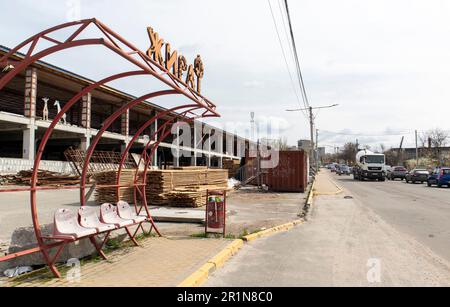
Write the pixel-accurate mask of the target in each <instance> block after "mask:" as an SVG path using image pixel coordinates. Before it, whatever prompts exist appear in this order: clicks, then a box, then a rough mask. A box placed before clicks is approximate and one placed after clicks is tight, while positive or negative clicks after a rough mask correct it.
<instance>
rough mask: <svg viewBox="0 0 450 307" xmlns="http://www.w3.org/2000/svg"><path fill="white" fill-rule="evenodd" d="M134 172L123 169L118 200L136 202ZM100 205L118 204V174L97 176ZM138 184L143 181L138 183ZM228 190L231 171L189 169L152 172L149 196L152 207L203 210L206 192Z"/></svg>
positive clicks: (97, 192)
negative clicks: (134, 197)
mask: <svg viewBox="0 0 450 307" xmlns="http://www.w3.org/2000/svg"><path fill="white" fill-rule="evenodd" d="M135 172H136V171H135V170H129V169H124V170H122V175H121V177H120V183H119V185H120V186H121V188H120V189H119V199H120V200H124V201H126V202H129V203H133V202H134V199H133V195H134V191H133V183H134V178H135ZM94 179H95V182H96V184H97V187H96V189H95V193H94V196H95V201H96V203H98V204H102V203H115V202H116V201H117V188H116V187H114V185H116V182H117V171H107V172H101V173H98V174H96V175H94ZM138 182H141V180H139V181H138ZM227 187H228V172H227V171H226V170H223V169H207V168H205V167H188V168H178V169H171V170H149V171H148V174H147V186H146V194H147V201H148V204H149V205H159V206H174V207H193V208H196V207H201V206H204V205H205V204H206V191H207V190H208V189H209V190H224V189H227Z"/></svg>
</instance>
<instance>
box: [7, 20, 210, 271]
mask: <svg viewBox="0 0 450 307" xmlns="http://www.w3.org/2000/svg"><path fill="white" fill-rule="evenodd" d="M89 27H96V28H97V29H99V30H100V33H101V34H102V35H100V37H95V38H87V39H83V38H79V37H80V35H81V34H82V33H84V32H86V29H88V28H89ZM69 31H70V32H69ZM67 32H69V34H67ZM62 33H64V35H66V37H67V38H66V39H65V40H57V39H55V38H54V37H52V36H54V35H55V34H62ZM42 41H46V42H47V43H48V42H50V43H51V46H50V47H48V48H46V49H44V50H41V51H37V46H38V43H39V42H42ZM86 45H98V46H103V47H105V48H107V49H109V50H111V51H113V52H114V53H115V54H117V56H119V57H121V58H124V59H125V60H127V61H129V62H130V63H131V64H133V65H134V66H136V70H133V71H125V72H122V73H119V74H115V75H113V76H109V77H107V78H105V79H103V80H100V81H98V82H95V83H93V84H91V85H89V86H87V87H85V88H84V89H83V90H81V91H80V92H79V93H78V94H76V95H75V96H74V97H73V98H71V99H70V100H69V101H68V102H67V103H66V104H65V105H64V107H63V108H62V110H61V111H60V112H59V113H58V114H57V116H56V117H55V118H54V119H53V121H52V122H51V124H50V126H49V128H48V129H47V130H46V131H45V134H44V136H43V138H42V141H41V143H40V145H39V148H38V150H37V153H36V158H35V162H34V168H33V175H32V178H31V182H30V187H29V188H23V189H14V190H6V189H2V190H0V195H1V193H10V192H18V191H23V192H30V207H31V217H32V221H33V227H34V230H35V234H36V239H37V247H35V248H32V249H29V250H25V251H21V252H18V253H14V254H10V255H6V256H4V257H0V262H3V261H8V260H11V259H14V258H17V257H21V256H25V255H29V254H33V253H38V252H41V253H42V255H43V256H44V259H45V261H46V263H47V264H48V265H49V267H50V269H51V270H52V272H53V273H54V275H55V276H56V277H61V276H60V273H59V272H58V270H57V269H56V266H55V262H56V261H57V258H58V256H59V254H60V253H61V251H62V249H63V248H64V246H65V245H66V244H68V243H70V242H73V241H76V240H72V241H67V240H55V239H54V238H53V239H50V240H49V238H48V237H46V236H45V235H44V234H43V233H42V231H41V225H40V223H39V218H38V207H37V197H36V194H37V193H38V192H39V191H41V190H52V189H79V190H80V207H84V206H86V201H87V200H86V188H87V183H88V178H87V174H88V167H89V163H90V160H91V157H92V155H93V154H94V151H95V148H96V146H97V145H98V143H99V141H100V139H101V138H102V135H103V134H104V132H105V131H106V130H107V129H108V128H109V127H110V126H111V125H112V124H113V123H114V121H115V120H117V119H118V118H120V117H121V116H122V114H125V113H126V112H128V111H129V110H130V109H132V108H133V107H135V106H137V105H139V104H141V103H144V101H146V100H148V99H155V98H157V97H163V96H172V95H177V96H180V95H181V96H184V97H185V98H187V99H188V101H190V102H189V103H188V104H183V105H179V106H176V107H174V108H171V109H169V110H167V111H165V112H161V113H158V114H157V115H156V116H154V117H152V118H149V119H148V121H147V122H145V124H144V125H142V126H141V127H140V128H139V129H138V131H137V132H136V133H135V134H134V135H133V137H132V138H131V141H130V142H129V144H128V146H127V147H126V149H125V150H124V152H123V154H122V159H121V163H120V166H119V171H118V175H117V183H116V185H114V186H108V187H111V188H117V191H119V189H120V188H121V187H125V186H121V185H120V184H119V183H120V176H121V173H122V170H123V165H124V163H125V160H126V159H127V157H128V154H129V151H130V149H131V147H132V145H133V143H134V142H135V141H136V140H137V139H138V138H139V137H140V136H141V134H142V133H143V131H144V130H145V129H146V128H147V127H149V126H150V125H152V124H153V123H154V122H155V121H157V120H158V119H160V118H164V117H167V115H173V117H171V119H169V120H167V121H166V122H165V123H164V124H163V125H161V126H160V127H159V128H158V130H157V131H156V132H155V133H154V135H152V136H151V137H150V140H149V142H148V144H147V145H146V146H145V148H144V150H143V152H142V158H141V161H140V163H139V165H141V163H143V165H145V166H144V168H143V174H140V173H139V171H138V170H137V171H136V175H135V178H134V184H133V188H134V206H135V210H136V214H137V215H139V214H144V213H145V216H146V217H147V220H146V221H147V222H149V223H150V224H151V229H150V232H151V231H152V230H155V231H156V232H157V234H158V235H161V234H160V232H159V230H158V228H157V227H156V225H155V223H154V222H153V219H152V217H151V214H150V211H149V204H148V203H147V197H146V189H145V187H146V185H147V172H148V169H149V166H150V164H151V161H152V157H153V155H154V153H155V151H156V149H157V148H158V145H159V144H160V143H161V142H162V141H164V139H166V138H167V137H168V136H169V135H170V134H171V131H172V128H173V126H174V125H177V123H176V120H177V119H178V118H182V119H183V121H184V122H191V121H193V120H195V119H198V118H205V117H218V116H219V114H218V113H217V112H216V106H215V105H214V104H213V103H211V102H210V101H209V100H207V99H206V98H205V97H203V96H202V95H201V94H199V93H198V92H197V91H196V90H195V89H193V88H192V86H188V84H187V83H186V82H184V81H183V80H181V78H179V76H175V75H174V74H172V73H171V72H170V71H169V70H168V69H167V68H166V67H165V66H164V65H161V64H160V61H155V59H153V58H151V57H150V56H149V55H148V54H147V53H145V52H142V51H140V50H139V49H138V48H137V47H135V46H134V45H133V44H131V43H130V42H128V41H127V40H125V39H124V38H122V37H121V36H119V35H118V34H117V33H115V32H114V31H112V30H111V29H109V28H108V27H107V26H106V25H104V24H103V23H101V22H100V21H98V20H96V19H87V20H81V21H77V22H70V23H66V24H62V25H59V26H56V27H53V28H50V29H48V30H45V31H43V32H41V33H38V34H36V35H34V36H32V37H31V38H29V39H27V40H26V41H24V42H23V43H21V44H20V45H18V46H17V47H15V48H13V49H12V50H11V51H10V52H9V53H8V54H6V55H4V56H3V57H2V58H0V69H3V68H6V69H8V72H7V73H6V74H5V75H4V76H3V77H2V78H1V79H0V90H2V89H3V88H4V87H5V86H6V85H7V84H8V83H9V82H10V81H11V80H12V79H13V78H14V77H15V76H17V75H18V74H19V73H21V72H22V71H24V70H25V69H26V68H27V67H29V66H30V65H32V64H33V63H35V62H36V61H38V60H40V59H42V58H44V57H46V56H48V55H51V54H55V53H58V52H61V51H63V50H66V49H71V48H76V47H80V46H86ZM18 52H22V53H23V54H25V56H24V57H23V58H22V59H19V60H17V59H13V56H14V55H15V54H16V53H18ZM139 75H141V76H148V77H150V78H155V79H157V80H159V81H160V82H161V83H162V84H163V85H164V88H163V89H162V90H161V91H156V92H152V93H148V94H146V95H143V96H141V97H139V98H136V99H135V100H133V101H131V102H128V103H126V104H124V105H123V106H122V107H121V108H119V109H118V110H117V111H116V112H114V113H113V114H111V115H110V116H109V117H108V118H107V119H106V120H105V121H104V122H103V125H102V128H101V129H100V130H99V131H98V133H97V135H96V136H95V137H94V139H93V140H92V142H91V145H90V147H89V149H88V150H87V152H86V159H85V161H84V167H83V171H82V176H81V180H80V185H79V186H70V187H46V186H38V171H39V167H40V163H41V160H42V155H43V152H44V149H45V147H46V145H47V142H48V141H49V139H50V137H51V135H52V133H53V131H54V129H55V127H56V126H57V125H58V124H59V122H60V120H61V119H62V117H63V115H64V114H65V113H67V111H69V110H70V108H71V107H72V106H74V105H75V104H76V103H77V102H78V101H79V100H80V99H81V98H82V97H83V96H84V95H86V94H88V93H91V92H92V91H93V90H95V89H96V88H99V87H101V86H103V85H106V84H108V83H110V82H112V81H116V80H120V79H125V78H128V77H133V76H139ZM155 137H157V141H156V142H152V140H154V139H155ZM138 168H139V166H138ZM101 187H106V186H101ZM126 187H129V186H126ZM117 198H119V193H117ZM117 201H118V202H119V201H120V199H117ZM136 225H137V226H138V228H137V230H136V232H135V233H134V234H131V233H130V231H129V229H128V228H126V230H127V232H128V235H129V236H130V238H131V239H132V240H133V241H134V242H135V240H134V238H135V236H136V234H137V232H138V231H139V229H141V230H142V231H144V227H143V226H142V223H137V224H136ZM108 235H109V232H107V234H106V236H105V239H104V241H106V239H107V237H108ZM89 239H91V242H92V243H93V244H94V246H95V247H96V249H97V250H98V252H99V253H100V255H101V256H103V257H104V258H105V257H106V256H105V255H104V254H103V253H102V251H101V247H102V246H103V244H104V241H103V244H98V243H97V242H96V239H95V237H89ZM48 241H52V242H48ZM53 249H56V252H54V253H53V256H51V255H50V254H51V250H53Z"/></svg>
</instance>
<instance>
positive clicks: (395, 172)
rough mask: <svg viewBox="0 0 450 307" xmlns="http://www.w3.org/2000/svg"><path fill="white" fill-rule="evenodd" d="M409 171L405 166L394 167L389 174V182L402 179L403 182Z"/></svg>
mask: <svg viewBox="0 0 450 307" xmlns="http://www.w3.org/2000/svg"><path fill="white" fill-rule="evenodd" d="M407 172H408V171H407V169H406V168H404V167H403V166H394V167H392V168H391V169H390V170H389V171H388V172H387V179H388V180H395V179H397V178H398V179H401V180H402V181H403V180H405V178H406V173H407Z"/></svg>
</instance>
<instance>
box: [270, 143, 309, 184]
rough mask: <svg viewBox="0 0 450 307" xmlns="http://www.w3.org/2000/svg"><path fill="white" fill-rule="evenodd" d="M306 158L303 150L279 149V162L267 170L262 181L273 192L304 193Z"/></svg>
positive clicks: (306, 178)
mask: <svg viewBox="0 0 450 307" xmlns="http://www.w3.org/2000/svg"><path fill="white" fill-rule="evenodd" d="M307 159H308V156H307V154H306V153H305V152H304V151H280V159H279V163H278V165H277V166H275V167H273V168H271V169H269V170H268V173H267V174H266V175H265V178H264V183H265V184H266V185H267V186H268V187H269V189H270V190H271V191H274V192H297V193H304V192H305V190H306V187H307V185H308V171H307V167H308V161H307Z"/></svg>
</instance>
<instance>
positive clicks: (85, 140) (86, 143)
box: [80, 133, 91, 152]
mask: <svg viewBox="0 0 450 307" xmlns="http://www.w3.org/2000/svg"><path fill="white" fill-rule="evenodd" d="M90 146H91V135H90V133H86V135H85V136H83V137H82V138H81V144H80V149H81V150H83V151H85V152H86V151H87V150H88V149H89V147H90Z"/></svg>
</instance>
